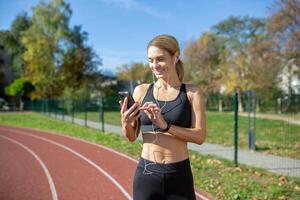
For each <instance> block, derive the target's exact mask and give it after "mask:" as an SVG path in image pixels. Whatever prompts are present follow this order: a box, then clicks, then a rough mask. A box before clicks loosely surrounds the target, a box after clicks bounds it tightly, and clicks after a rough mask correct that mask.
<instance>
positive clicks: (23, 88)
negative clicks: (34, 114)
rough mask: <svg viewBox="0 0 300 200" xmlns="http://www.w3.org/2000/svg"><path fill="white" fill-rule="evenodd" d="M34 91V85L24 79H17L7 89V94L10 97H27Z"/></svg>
mask: <svg viewBox="0 0 300 200" xmlns="http://www.w3.org/2000/svg"><path fill="white" fill-rule="evenodd" d="M32 91H33V85H32V84H31V83H30V82H29V81H27V80H24V79H16V80H14V82H13V83H12V84H10V85H9V86H7V87H6V88H5V93H6V94H7V95H9V96H19V97H22V96H26V95H28V94H29V93H30V92H32Z"/></svg>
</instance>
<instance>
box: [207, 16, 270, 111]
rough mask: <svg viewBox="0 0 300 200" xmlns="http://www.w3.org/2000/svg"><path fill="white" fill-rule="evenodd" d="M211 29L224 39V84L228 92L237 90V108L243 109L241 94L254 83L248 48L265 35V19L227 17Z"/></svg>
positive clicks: (251, 87)
mask: <svg viewBox="0 0 300 200" xmlns="http://www.w3.org/2000/svg"><path fill="white" fill-rule="evenodd" d="M213 31H214V32H215V33H216V34H217V35H220V36H222V37H224V38H225V39H226V48H227V49H228V50H229V54H228V56H226V65H224V67H225V70H224V72H225V73H224V77H225V79H224V84H225V86H226V90H227V92H228V93H231V92H232V91H237V92H238V94H239V95H238V96H239V101H240V104H239V105H240V107H239V110H240V111H243V107H242V99H241V94H242V92H243V91H245V90H248V89H253V85H254V84H255V83H254V81H253V80H251V77H252V75H251V74H252V73H253V72H254V73H255V71H254V69H253V66H252V65H250V63H249V56H250V55H249V54H248V53H249V52H248V48H249V45H253V44H256V43H257V42H258V41H259V40H258V39H259V38H264V37H265V20H263V19H257V18H251V17H247V16H246V17H229V18H228V19H226V20H224V21H222V22H220V23H219V24H217V25H215V26H214V27H213ZM262 66H263V65H262ZM263 67H264V66H263Z"/></svg>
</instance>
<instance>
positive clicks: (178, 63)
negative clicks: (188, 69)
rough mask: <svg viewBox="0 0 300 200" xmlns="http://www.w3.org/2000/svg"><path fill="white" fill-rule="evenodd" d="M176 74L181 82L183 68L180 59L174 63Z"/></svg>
mask: <svg viewBox="0 0 300 200" xmlns="http://www.w3.org/2000/svg"><path fill="white" fill-rule="evenodd" d="M176 72H177V75H178V78H179V80H180V81H181V82H182V80H183V77H184V68H183V63H182V61H181V60H180V59H179V60H178V61H177V63H176Z"/></svg>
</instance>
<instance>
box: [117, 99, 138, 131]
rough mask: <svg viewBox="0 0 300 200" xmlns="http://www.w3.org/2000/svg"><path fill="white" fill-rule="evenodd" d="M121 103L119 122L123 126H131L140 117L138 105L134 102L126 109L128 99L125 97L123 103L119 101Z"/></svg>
mask: <svg viewBox="0 0 300 200" xmlns="http://www.w3.org/2000/svg"><path fill="white" fill-rule="evenodd" d="M119 103H120V105H121V111H120V113H121V123H122V126H123V127H128V126H129V125H131V126H132V124H133V122H135V121H136V120H138V118H139V117H140V113H139V111H140V105H139V103H138V102H135V103H134V104H133V105H132V106H131V107H130V108H129V109H127V104H128V99H127V97H125V99H124V101H123V103H121V101H120V102H119Z"/></svg>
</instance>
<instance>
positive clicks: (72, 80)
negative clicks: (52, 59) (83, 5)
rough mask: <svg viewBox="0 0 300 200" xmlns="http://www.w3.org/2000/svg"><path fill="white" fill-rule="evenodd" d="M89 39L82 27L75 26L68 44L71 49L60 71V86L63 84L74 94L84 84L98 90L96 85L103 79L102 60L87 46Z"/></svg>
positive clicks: (66, 54) (64, 58)
mask: <svg viewBox="0 0 300 200" xmlns="http://www.w3.org/2000/svg"><path fill="white" fill-rule="evenodd" d="M87 38H88V34H87V32H85V31H81V26H75V27H74V28H73V30H71V32H70V35H69V38H68V44H67V45H68V46H69V48H68V49H67V51H66V53H65V54H64V57H63V63H62V65H60V66H59V69H58V77H60V84H61V83H63V85H64V86H65V89H67V90H71V91H73V92H72V93H74V92H75V91H76V89H78V88H80V87H81V85H82V84H84V83H85V84H87V85H90V88H91V89H92V88H93V89H95V88H97V87H96V86H95V84H94V83H95V81H96V80H99V78H101V73H100V70H99V66H101V64H102V63H101V59H100V58H99V57H98V55H97V54H96V53H94V51H93V49H92V48H91V47H90V46H88V45H87V44H86V41H87Z"/></svg>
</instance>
